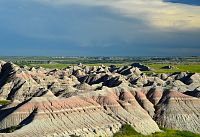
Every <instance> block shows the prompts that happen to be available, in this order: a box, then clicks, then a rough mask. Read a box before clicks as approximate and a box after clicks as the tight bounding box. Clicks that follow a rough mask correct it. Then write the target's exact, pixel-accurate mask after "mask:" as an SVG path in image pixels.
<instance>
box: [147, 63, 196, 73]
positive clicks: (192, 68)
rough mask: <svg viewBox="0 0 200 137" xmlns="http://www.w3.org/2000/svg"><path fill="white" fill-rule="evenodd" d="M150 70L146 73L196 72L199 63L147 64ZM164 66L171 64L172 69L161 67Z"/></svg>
mask: <svg viewBox="0 0 200 137" xmlns="http://www.w3.org/2000/svg"><path fill="white" fill-rule="evenodd" d="M147 66H149V67H150V68H152V69H153V70H152V71H149V72H147V73H151V72H155V73H173V72H187V71H188V72H197V73H200V65H199V64H195V65H193V64H178V65H177V64H147ZM164 66H173V67H174V69H169V70H168V69H162V67H164Z"/></svg>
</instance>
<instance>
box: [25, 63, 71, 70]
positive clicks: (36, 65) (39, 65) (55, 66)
mask: <svg viewBox="0 0 200 137" xmlns="http://www.w3.org/2000/svg"><path fill="white" fill-rule="evenodd" d="M28 66H29V67H36V68H37V67H43V68H49V69H64V68H67V67H68V66H70V65H69V64H30V65H28Z"/></svg>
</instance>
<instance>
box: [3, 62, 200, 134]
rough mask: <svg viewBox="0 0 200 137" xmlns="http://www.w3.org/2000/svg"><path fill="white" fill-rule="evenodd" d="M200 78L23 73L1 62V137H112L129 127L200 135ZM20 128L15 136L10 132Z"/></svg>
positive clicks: (119, 72) (80, 69)
mask: <svg viewBox="0 0 200 137" xmlns="http://www.w3.org/2000/svg"><path fill="white" fill-rule="evenodd" d="M199 97H200V75H199V74H198V73H185V72H181V73H173V74H151V75H146V74H144V73H142V72H141V71H140V70H139V69H138V68H136V67H133V66H123V67H120V68H118V67H116V66H110V67H105V66H95V67H89V66H84V65H79V66H71V67H68V68H66V69H63V70H57V69H55V70H51V69H44V68H28V67H19V66H17V65H14V64H12V63H10V62H7V63H6V62H3V61H0V100H10V104H9V105H3V106H1V107H0V132H1V133H0V136H1V137H4V136H5V137H24V136H32V137H33V136H35V137H38V136H46V137H51V136H55V137H62V136H71V135H80V136H87V137H89V136H91V137H93V136H112V135H113V134H114V133H116V132H117V131H119V129H120V127H121V126H122V125H123V124H130V125H131V126H132V127H134V129H135V130H136V131H137V132H139V133H142V134H144V135H148V134H152V133H155V132H159V131H160V129H159V126H160V127H165V128H172V129H178V130H187V131H192V132H195V133H200V99H199ZM13 127H18V128H17V130H14V131H13V132H12V133H5V132H6V131H7V130H8V129H10V128H13Z"/></svg>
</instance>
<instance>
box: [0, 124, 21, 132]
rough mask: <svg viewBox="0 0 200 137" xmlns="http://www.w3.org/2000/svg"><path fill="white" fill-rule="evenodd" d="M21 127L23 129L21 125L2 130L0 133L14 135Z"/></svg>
mask: <svg viewBox="0 0 200 137" xmlns="http://www.w3.org/2000/svg"><path fill="white" fill-rule="evenodd" d="M21 127H22V126H21V125H17V126H11V127H9V128H6V129H2V130H0V133H12V132H14V131H16V130H18V129H20V128H21Z"/></svg>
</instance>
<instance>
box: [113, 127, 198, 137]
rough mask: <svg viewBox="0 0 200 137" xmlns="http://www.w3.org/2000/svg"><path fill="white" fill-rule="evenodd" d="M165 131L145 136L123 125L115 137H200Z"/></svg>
mask: <svg viewBox="0 0 200 137" xmlns="http://www.w3.org/2000/svg"><path fill="white" fill-rule="evenodd" d="M163 131H164V132H160V133H155V134H152V135H147V136H145V135H141V134H139V133H137V132H136V131H135V130H134V129H133V128H132V127H131V126H130V125H123V126H122V128H121V129H120V131H119V132H118V133H116V134H114V137H200V134H194V133H192V132H189V131H178V130H171V129H163Z"/></svg>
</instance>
